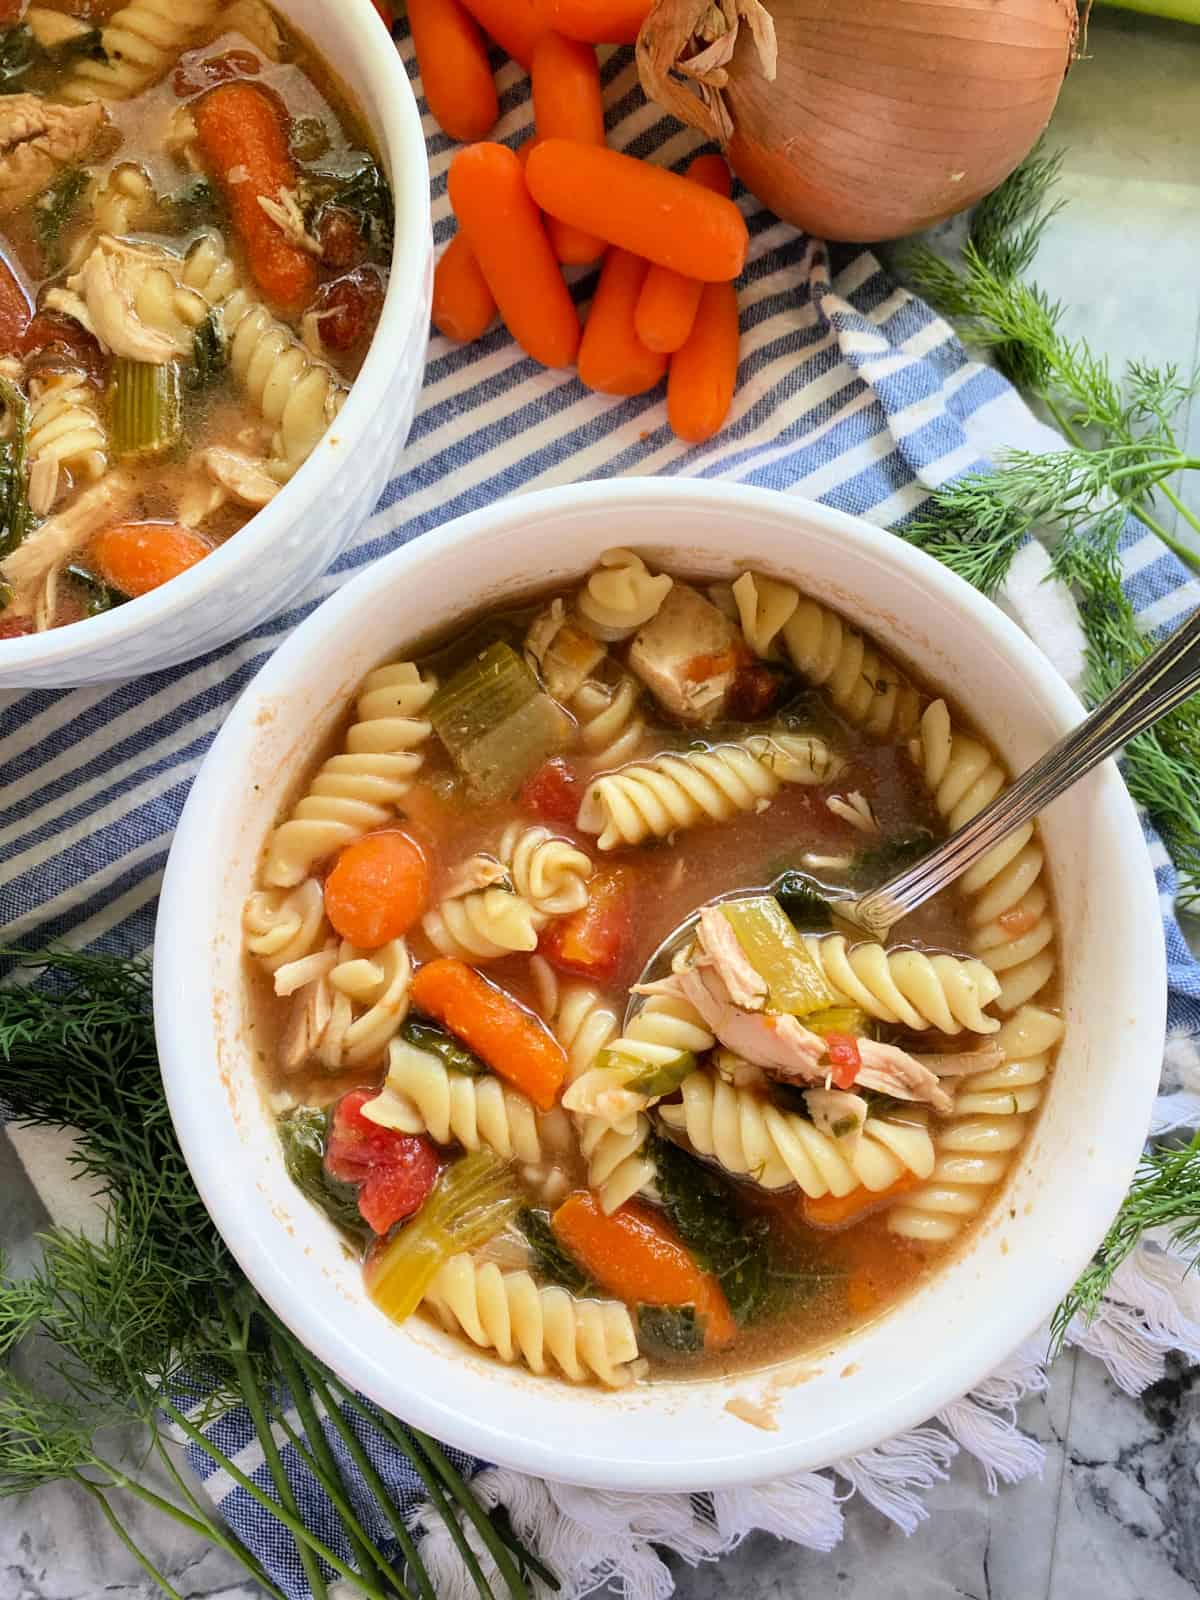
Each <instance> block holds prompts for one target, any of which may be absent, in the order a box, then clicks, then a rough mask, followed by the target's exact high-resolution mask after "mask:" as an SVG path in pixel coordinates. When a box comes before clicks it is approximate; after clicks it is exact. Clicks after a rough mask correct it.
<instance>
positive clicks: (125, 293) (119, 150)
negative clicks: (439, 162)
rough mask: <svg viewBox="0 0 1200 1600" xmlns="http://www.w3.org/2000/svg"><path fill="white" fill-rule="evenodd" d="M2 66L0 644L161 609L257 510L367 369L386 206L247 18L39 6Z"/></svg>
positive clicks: (293, 37) (380, 190)
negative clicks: (130, 606)
mask: <svg viewBox="0 0 1200 1600" xmlns="http://www.w3.org/2000/svg"><path fill="white" fill-rule="evenodd" d="M143 34H144V39H145V40H148V41H152V46H153V47H152V48H151V47H150V46H149V45H145V46H144V47H143V48H142V49H140V50H138V51H137V52H134V50H133V49H132V46H131V45H130V43H129V41H130V39H131V38H133V37H135V36H136V37H138V38H142V37H143ZM168 36H169V37H168ZM0 60H3V61H4V62H5V63H7V64H8V66H7V69H6V70H7V72H8V76H7V79H6V81H5V82H4V85H3V88H4V90H5V91H6V92H5V93H4V94H3V95H0V152H2V153H0V349H2V350H3V352H4V356H3V359H2V360H0V401H2V416H3V436H2V437H0V639H2V638H4V637H6V636H8V637H11V636H13V635H18V634H22V633H29V632H34V631H40V630H42V629H45V628H51V627H59V626H63V625H64V624H67V623H72V622H76V621H80V620H82V619H83V618H85V617H88V616H91V615H95V614H96V613H97V612H98V611H102V610H107V609H109V608H111V607H112V606H114V605H119V604H122V603H123V602H124V601H126V600H128V599H130V598H133V597H135V596H137V595H140V594H143V593H145V592H147V590H149V589H151V588H154V587H157V586H158V584H160V583H162V582H165V581H167V580H168V579H169V578H171V577H173V576H175V575H177V574H178V573H179V572H181V571H184V570H186V569H187V568H188V567H190V566H192V565H194V564H195V563H196V562H197V561H199V560H201V559H203V557H204V556H205V555H207V554H208V553H209V552H210V551H211V550H213V549H214V548H216V546H217V545H219V544H220V543H221V542H222V541H223V540H224V539H227V538H229V537H230V536H231V535H232V534H234V533H236V531H237V530H238V529H239V528H240V527H241V526H242V525H243V524H244V523H245V522H246V521H247V519H248V518H249V517H251V516H253V514H254V512H255V511H256V510H258V509H260V508H261V507H262V506H264V505H266V504H267V503H268V502H269V501H270V499H271V498H273V496H274V495H275V494H276V493H277V492H278V490H279V489H280V488H281V487H282V485H283V484H284V483H285V482H286V481H287V480H288V479H289V478H290V477H291V476H292V474H293V473H294V472H295V471H296V470H297V468H298V467H299V466H300V465H301V464H302V463H303V461H304V460H305V459H306V458H307V456H308V455H309V454H310V453H311V451H312V449H313V447H314V446H315V445H316V443H317V441H318V440H319V438H320V437H321V435H322V434H323V433H324V432H325V429H326V428H327V426H328V425H329V423H330V422H331V421H332V420H333V418H334V417H335V416H336V415H337V412H338V410H339V409H340V407H341V405H342V403H343V401H344V399H345V397H346V394H347V392H348V389H349V385H350V384H351V383H352V382H353V380H354V377H355V375H356V373H357V371H358V368H359V366H360V364H361V362H362V359H363V356H364V355H365V353H366V349H367V347H368V345H369V343H370V339H371V336H372V334H373V332H374V329H375V324H376V322H377V320H378V316H379V312H380V309H381V307H382V303H383V296H384V292H385V289H386V285H387V272H388V262H389V260H390V256H391V233H392V205H391V197H390V193H389V190H388V187H387V183H386V181H385V179H384V177H383V175H382V173H381V171H380V168H379V165H378V163H377V161H376V158H375V155H374V153H373V151H372V149H371V143H370V139H369V136H368V134H367V131H366V129H365V127H364V126H363V123H362V121H361V119H360V117H359V116H358V114H357V113H356V111H355V110H354V108H353V106H352V105H351V104H350V102H349V99H348V97H347V95H346V94H345V92H344V91H343V89H342V88H341V86H340V85H339V84H338V83H337V81H336V80H335V78H334V77H333V75H332V74H331V73H330V71H329V70H328V69H327V67H326V66H325V64H324V63H323V61H322V60H321V59H320V57H319V56H318V55H317V54H316V52H315V51H313V50H312V49H311V47H310V46H309V45H308V44H307V43H306V42H305V40H304V39H302V38H301V37H299V36H298V35H297V34H296V33H295V32H294V31H293V30H292V29H290V28H289V27H288V26H287V24H285V23H284V21H283V20H282V19H281V18H280V17H279V16H278V15H277V14H276V13H275V12H274V11H273V10H272V9H271V8H270V7H269V6H268V5H266V4H264V3H263V0H235V3H234V4H232V5H219V4H217V3H216V0H212V3H209V0H193V3H191V4H189V5H187V6H183V7H181V8H180V16H179V18H178V19H177V20H171V21H164V18H163V17H162V15H161V14H160V12H159V11H158V10H155V11H154V12H153V14H151V12H150V11H149V10H148V9H146V8H145V7H144V6H143V5H141V4H140V0H132V3H131V4H130V5H127V6H125V7H124V8H122V9H121V10H120V13H119V16H118V15H117V7H116V6H115V5H107V6H95V5H91V6H87V5H83V4H81V3H80V0H45V3H44V4H39V5H35V6H32V7H30V8H29V10H28V12H27V13H26V14H25V16H24V17H23V18H20V19H18V20H16V21H14V22H12V23H10V24H9V25H8V26H6V27H5V26H3V25H0Z"/></svg>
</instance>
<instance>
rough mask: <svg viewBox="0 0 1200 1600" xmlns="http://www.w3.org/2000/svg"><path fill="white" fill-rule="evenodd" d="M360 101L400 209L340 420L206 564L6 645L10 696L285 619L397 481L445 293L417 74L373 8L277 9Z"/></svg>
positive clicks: (146, 662)
mask: <svg viewBox="0 0 1200 1600" xmlns="http://www.w3.org/2000/svg"><path fill="white" fill-rule="evenodd" d="M272 4H274V5H275V7H276V9H277V10H278V11H279V12H280V13H281V14H282V15H283V16H284V17H286V18H287V19H288V20H289V21H290V22H294V23H295V25H296V27H297V28H298V29H299V30H300V31H301V32H302V33H303V34H305V35H306V37H307V38H308V39H310V40H311V41H312V43H313V44H314V45H315V46H316V48H317V49H318V50H319V51H320V52H321V54H322V55H323V56H324V58H325V59H326V61H328V62H329V64H330V65H331V66H332V67H333V69H334V71H335V72H336V73H337V74H338V75H339V77H340V78H341V80H342V82H343V83H344V84H345V85H346V87H347V88H348V89H349V90H350V93H351V95H352V97H353V98H354V100H355V102H356V104H357V106H358V108H359V110H360V111H361V113H362V115H363V117H364V118H365V120H366V123H367V125H368V127H369V128H370V129H371V132H372V134H373V136H374V138H375V142H376V147H377V149H378V150H379V153H380V155H381V157H382V160H383V166H384V170H385V172H386V173H387V176H388V178H389V179H390V181H391V184H392V190H393V194H394V196H395V206H396V243H395V249H394V251H393V255H392V270H391V280H390V282H389V284H388V291H387V296H386V298H385V300H384V303H383V311H382V314H381V316H380V319H379V327H378V330H377V331H376V334H375V338H374V340H373V341H372V344H371V348H370V350H369V351H368V353H367V357H366V360H365V361H364V362H363V367H362V371H361V372H360V373H359V375H358V378H357V380H356V382H355V384H354V387H353V388H352V390H351V392H350V397H349V399H348V400H347V401H346V403H345V405H344V406H343V407H342V410H341V413H340V415H339V416H338V419H337V422H336V423H335V424H334V426H333V427H332V428H331V429H330V430H329V431H328V433H326V435H325V437H324V438H323V439H322V440H321V442H320V443H319V444H318V445H317V448H316V449H315V450H314V451H313V453H312V455H311V456H310V457H309V459H308V460H307V461H306V462H305V463H304V465H303V466H302V467H301V468H300V470H299V472H297V473H296V475H295V477H294V478H293V479H292V480H291V482H290V483H288V484H286V485H285V486H284V488H283V489H282V490H281V492H280V493H279V494H277V495H276V496H275V498H274V499H273V500H272V501H271V503H270V505H268V506H266V507H265V508H264V509H263V510H262V511H260V512H259V513H258V514H257V515H256V516H255V517H254V518H253V519H252V520H251V521H250V522H248V523H247V524H246V526H245V527H244V528H242V529H240V530H239V531H238V533H237V534H236V535H235V536H234V537H233V538H232V539H230V540H228V541H227V543H225V544H223V545H221V546H220V548H219V549H217V550H215V551H214V552H213V554H212V555H211V556H208V557H206V558H205V560H203V561H202V562H200V564H199V565H198V566H195V567H193V568H192V569H191V570H190V571H188V572H185V573H183V574H182V575H181V576H180V577H178V578H176V579H175V580H174V581H173V582H171V583H168V584H165V585H164V586H163V587H162V588H161V589H156V590H154V591H153V592H152V593H151V594H148V595H144V596H142V598H141V599H138V600H131V601H130V602H129V604H128V605H123V606H119V607H118V608H117V609H116V610H115V611H109V612H106V613H105V614H104V615H102V616H99V617H92V618H89V619H88V620H87V621H85V622H79V623H75V624H73V625H71V626H70V627H66V628H56V629H53V630H51V631H50V632H47V633H40V634H32V635H28V636H26V637H22V638H18V639H0V688H20V689H51V688H66V687H70V686H72V685H76V684H85V683H106V682H109V681H111V680H114V679H124V678H133V677H137V676H138V675H139V674H141V673H145V672H153V671H157V670H158V669H159V668H160V667H169V666H174V665H175V663H176V662H179V661H187V660H190V659H191V658H192V657H194V656H198V655H202V654H203V653H204V652H205V651H208V650H214V649H216V648H217V646H218V645H222V644H225V643H227V642H228V641H229V640H230V639H235V638H237V637H238V635H239V634H243V633H246V632H248V631H249V629H251V628H253V627H254V626H255V625H256V624H257V623H259V622H262V621H264V620H265V619H266V618H267V617H272V616H275V615H277V614H278V613H279V612H280V611H283V610H284V609H285V608H286V607H287V606H288V605H289V604H290V603H291V602H292V601H293V600H294V599H295V598H296V596H297V595H299V594H300V593H301V591H302V590H304V589H305V588H306V587H307V586H308V585H309V584H310V583H311V582H312V580H313V579H314V578H316V577H317V576H318V575H319V574H320V573H322V572H324V571H325V569H326V568H327V567H328V566H329V565H330V564H331V563H332V562H333V560H334V559H335V557H336V556H338V555H339V554H340V553H341V551H343V550H344V549H345V548H346V546H347V544H349V542H350V540H351V539H352V538H353V536H354V534H355V533H356V532H357V530H358V529H359V528H360V527H361V526H362V524H363V522H364V521H365V520H366V517H367V516H368V514H369V513H370V511H371V508H372V506H373V505H374V504H375V502H376V500H377V499H378V498H379V495H380V493H381V491H382V489H383V487H384V485H385V484H386V483H387V480H388V477H389V476H390V475H391V473H392V472H393V471H394V470H395V467H396V463H397V461H398V459H399V456H400V451H401V449H402V448H403V446H404V442H405V440H406V439H407V437H408V430H409V428H410V427H411V426H412V419H413V414H414V412H415V410H416V405H417V396H418V394H419V393H420V389H421V377H422V373H423V371H424V366H425V346H426V343H427V341H428V337H429V305H430V298H431V296H432V292H433V233H432V225H431V222H430V214H429V164H428V161H427V159H426V154H425V137H424V134H423V133H422V131H421V118H420V115H419V113H418V111H417V104H416V100H415V99H414V97H413V93H412V90H411V88H410V87H409V82H408V74H407V73H406V71H405V69H404V63H403V61H401V59H400V56H399V53H398V52H397V51H396V50H395V48H394V47H393V46H392V44H391V43H390V42H389V40H388V38H387V35H386V33H385V32H384V30H383V28H382V26H381V24H380V21H379V17H378V15H377V13H376V12H375V10H374V9H373V7H372V6H371V3H370V0H338V4H336V5H331V4H329V3H328V0H272Z"/></svg>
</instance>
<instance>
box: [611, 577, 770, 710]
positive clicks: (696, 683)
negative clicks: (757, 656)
mask: <svg viewBox="0 0 1200 1600" xmlns="http://www.w3.org/2000/svg"><path fill="white" fill-rule="evenodd" d="M744 655H745V647H744V645H742V642H741V639H740V637H739V635H738V631H737V628H736V627H735V626H734V624H733V623H732V622H730V620H729V618H728V617H726V616H723V615H722V614H721V612H720V611H718V610H717V608H716V606H714V605H713V604H712V603H711V602H710V601H708V600H706V599H705V598H704V596H703V595H702V594H701V593H700V592H699V590H697V589H693V588H691V587H690V585H688V584H686V583H676V584H674V585H673V587H672V589H671V592H670V594H668V595H667V598H666V599H665V600H664V601H663V603H662V605H661V607H660V608H659V611H658V615H657V616H656V617H654V618H653V619H652V620H651V621H650V622H648V623H646V625H645V627H643V628H642V629H641V630H640V631H639V633H638V634H637V636H636V638H635V639H634V641H633V644H632V645H631V646H630V650H629V665H630V667H631V668H632V669H633V671H634V672H636V673H637V675H638V677H639V678H640V679H641V680H642V682H643V683H644V684H645V685H646V687H647V688H648V689H649V690H650V692H651V694H653V695H654V697H655V699H656V700H657V701H658V703H659V705H661V706H662V708H663V709H664V710H665V711H667V712H669V713H670V714H671V715H672V716H674V717H677V718H678V719H679V721H680V722H687V723H692V724H697V725H699V724H703V723H709V722H714V721H716V720H717V718H719V717H720V716H722V715H723V714H724V712H725V708H726V705H727V703H728V700H729V695H730V691H731V690H732V688H733V683H734V679H735V677H736V676H737V671H738V667H739V666H740V665H741V663H742V660H743V657H744Z"/></svg>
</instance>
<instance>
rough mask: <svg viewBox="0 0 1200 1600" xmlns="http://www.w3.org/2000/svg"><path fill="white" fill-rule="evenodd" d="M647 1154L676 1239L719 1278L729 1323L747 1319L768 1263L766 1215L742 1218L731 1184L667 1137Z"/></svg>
mask: <svg viewBox="0 0 1200 1600" xmlns="http://www.w3.org/2000/svg"><path fill="white" fill-rule="evenodd" d="M651 1154H652V1159H653V1161H654V1165H655V1169H656V1176H657V1181H658V1192H659V1194H660V1196H661V1197H662V1202H663V1205H664V1206H665V1207H666V1210H667V1214H668V1216H669V1217H670V1218H671V1221H672V1222H673V1223H674V1224H675V1227H676V1229H677V1230H678V1232H679V1236H680V1238H682V1240H683V1242H684V1244H686V1245H687V1247H688V1249H689V1250H690V1251H691V1252H692V1254H693V1255H694V1256H695V1258H696V1260H697V1262H698V1263H699V1264H700V1266H702V1267H703V1268H704V1269H705V1271H706V1272H712V1273H715V1274H716V1276H717V1278H718V1279H719V1280H720V1284H721V1288H722V1289H723V1290H724V1291H725V1298H726V1300H728V1301H729V1309H730V1311H732V1313H733V1317H734V1321H735V1322H738V1323H744V1322H750V1321H752V1320H753V1318H754V1317H755V1316H756V1315H757V1314H758V1311H759V1308H760V1306H761V1304H762V1301H763V1298H764V1296H765V1294H766V1288H767V1274H768V1270H769V1266H770V1257H769V1252H768V1247H767V1226H768V1224H767V1220H766V1218H765V1217H754V1218H748V1217H744V1216H742V1215H741V1214H740V1212H739V1211H738V1208H737V1192H736V1190H735V1188H734V1186H733V1184H731V1183H729V1182H728V1180H727V1179H725V1178H723V1177H722V1176H721V1175H720V1173H719V1172H717V1171H715V1170H714V1169H713V1168H712V1167H708V1166H704V1165H703V1164H702V1163H701V1162H699V1161H697V1160H695V1159H694V1158H693V1157H692V1156H689V1155H688V1154H687V1153H686V1151H684V1150H681V1149H680V1148H679V1146H678V1145H677V1144H672V1143H671V1142H670V1140H668V1139H656V1140H655V1141H654V1144H653V1148H652V1152H651Z"/></svg>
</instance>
